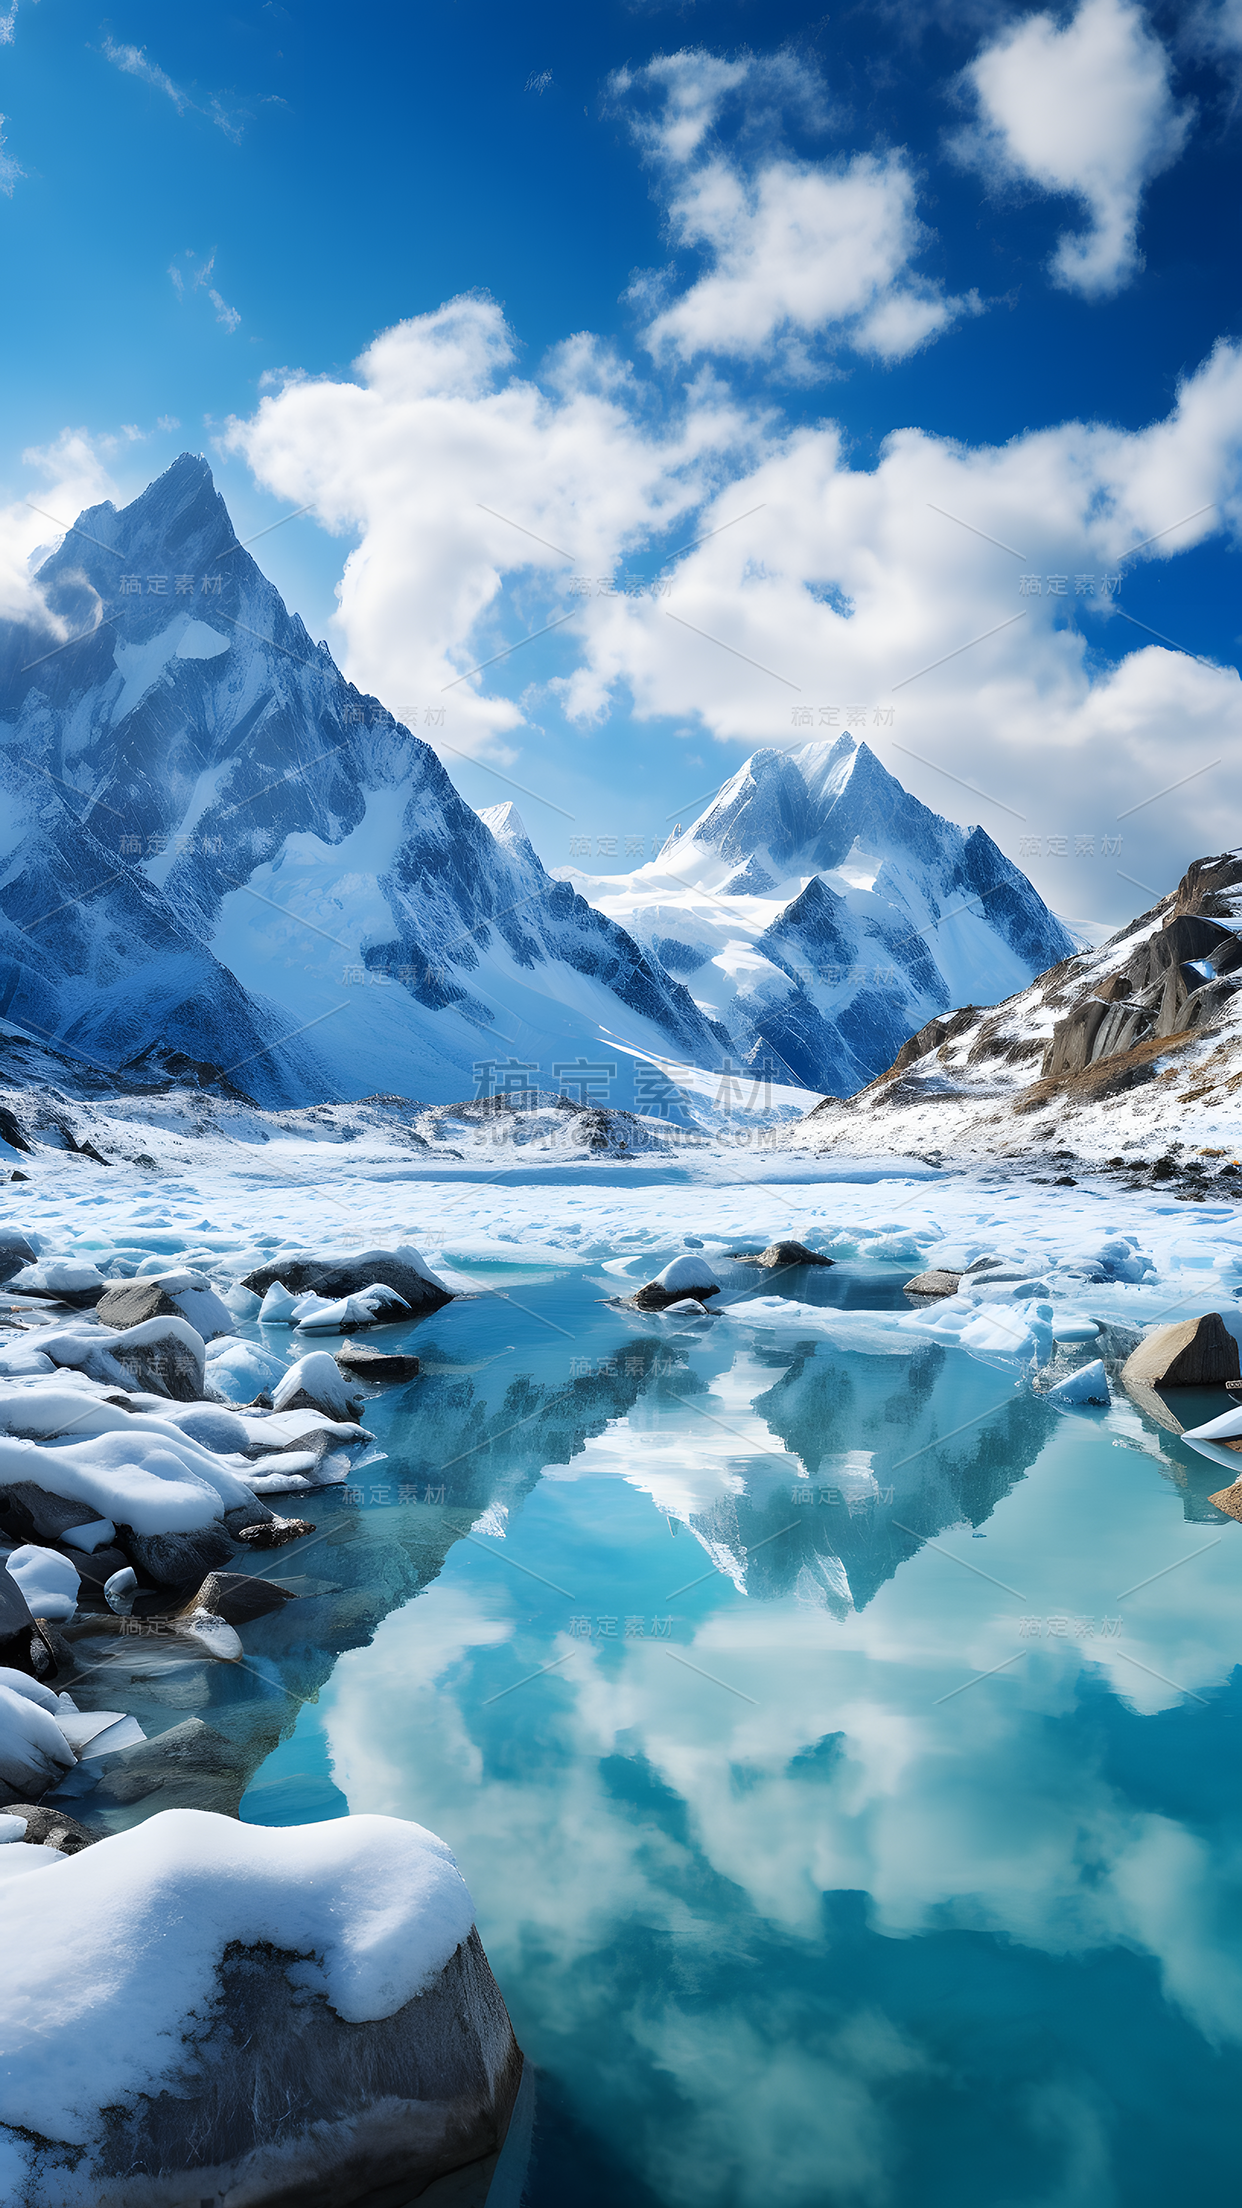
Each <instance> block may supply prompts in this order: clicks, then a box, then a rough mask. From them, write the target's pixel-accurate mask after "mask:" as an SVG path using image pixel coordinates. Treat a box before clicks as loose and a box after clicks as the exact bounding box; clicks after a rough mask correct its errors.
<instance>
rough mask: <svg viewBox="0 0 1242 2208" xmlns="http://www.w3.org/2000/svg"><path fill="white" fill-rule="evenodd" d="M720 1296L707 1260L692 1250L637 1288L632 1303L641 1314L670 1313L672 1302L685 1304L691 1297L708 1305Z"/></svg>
mask: <svg viewBox="0 0 1242 2208" xmlns="http://www.w3.org/2000/svg"><path fill="white" fill-rule="evenodd" d="M719 1294H720V1282H719V1281H718V1280H717V1279H716V1277H715V1275H714V1273H713V1272H712V1269H711V1266H710V1265H709V1264H708V1263H707V1260H706V1258H703V1257H700V1256H699V1255H698V1253H697V1252H695V1251H688V1252H687V1254H686V1255H685V1257H675V1258H674V1259H673V1262H672V1264H671V1265H666V1266H665V1268H664V1271H663V1272H662V1273H657V1274H656V1277H655V1279H654V1280H649V1281H648V1282H647V1283H646V1285H645V1286H644V1287H642V1288H639V1289H637V1290H636V1292H635V1294H634V1295H633V1296H632V1297H631V1299H630V1300H631V1302H632V1303H633V1304H634V1306H635V1308H636V1309H637V1310H639V1311H667V1309H668V1307H669V1305H670V1304H671V1303H681V1302H683V1301H684V1300H685V1298H686V1297H687V1296H693V1297H694V1298H695V1300H696V1301H697V1302H699V1303H705V1302H706V1300H707V1298H708V1296H718V1295H719Z"/></svg>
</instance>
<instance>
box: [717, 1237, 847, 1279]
mask: <svg viewBox="0 0 1242 2208" xmlns="http://www.w3.org/2000/svg"><path fill="white" fill-rule="evenodd" d="M734 1257H735V1260H736V1262H737V1263H738V1264H739V1265H762V1266H763V1268H764V1270H765V1271H767V1272H773V1271H777V1270H780V1271H784V1269H785V1267H786V1266H791V1265H831V1263H832V1259H831V1258H830V1257H825V1256H824V1255H823V1253H822V1251H820V1250H808V1248H807V1246H806V1244H805V1242H769V1244H768V1246H767V1248H766V1250H761V1251H760V1253H759V1255H758V1257H752V1256H750V1255H749V1254H748V1253H743V1252H742V1251H735V1252H734Z"/></svg>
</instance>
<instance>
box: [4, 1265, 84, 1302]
mask: <svg viewBox="0 0 1242 2208" xmlns="http://www.w3.org/2000/svg"><path fill="white" fill-rule="evenodd" d="M5 1287H6V1291H7V1293H8V1294H9V1295H16V1296H46V1297H48V1299H49V1300H50V1301H52V1302H55V1303H72V1304H77V1305H79V1306H81V1307H82V1308H84V1309H89V1308H90V1307H92V1306H93V1305H95V1304H97V1303H99V1301H100V1299H101V1298H102V1296H103V1295H104V1294H105V1292H106V1290H107V1287H108V1283H107V1281H106V1280H105V1279H104V1276H103V1274H102V1273H101V1272H100V1270H99V1268H98V1266H96V1265H90V1264H86V1263H84V1262H83V1261H82V1260H81V1259H77V1258H67V1257H53V1258H47V1259H42V1258H41V1259H39V1260H38V1262H37V1263H36V1264H34V1265H23V1266H22V1268H21V1271H20V1272H17V1273H14V1274H13V1276H12V1279H11V1280H9V1281H7V1282H6V1283H5Z"/></svg>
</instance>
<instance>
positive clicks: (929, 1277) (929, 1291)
mask: <svg viewBox="0 0 1242 2208" xmlns="http://www.w3.org/2000/svg"><path fill="white" fill-rule="evenodd" d="M961 1277H962V1276H961V1274H960V1273H946V1272H942V1271H940V1270H938V1269H937V1268H936V1267H933V1268H932V1270H931V1272H929V1273H916V1274H915V1276H914V1278H913V1280H908V1281H907V1282H906V1294H907V1295H908V1296H955V1295H956V1294H957V1288H958V1282H959V1281H960V1280H961Z"/></svg>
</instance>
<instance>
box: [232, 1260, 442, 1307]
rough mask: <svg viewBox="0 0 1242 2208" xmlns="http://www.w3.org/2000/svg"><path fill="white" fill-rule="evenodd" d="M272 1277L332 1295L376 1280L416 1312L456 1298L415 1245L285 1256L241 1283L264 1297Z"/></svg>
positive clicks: (346, 1293)
mask: <svg viewBox="0 0 1242 2208" xmlns="http://www.w3.org/2000/svg"><path fill="white" fill-rule="evenodd" d="M274 1281H279V1282H280V1283H281V1285H282V1286H283V1287H285V1288H290V1289H293V1290H295V1291H297V1292H302V1293H304V1292H305V1291H306V1290H307V1289H313V1290H314V1293H315V1294H316V1295H318V1296H325V1297H327V1298H329V1300H331V1299H332V1298H334V1297H340V1296H355V1295H358V1294H359V1293H360V1292H361V1290H363V1289H364V1288H370V1287H374V1286H377V1285H378V1286H382V1287H385V1288H392V1289H395V1290H396V1293H397V1294H398V1295H399V1296H400V1297H402V1299H403V1300H404V1301H405V1302H406V1303H408V1304H409V1307H410V1310H411V1312H412V1313H413V1314H414V1316H415V1317H418V1316H420V1315H421V1314H422V1313H423V1312H425V1311H439V1310H440V1309H441V1307H442V1306H443V1305H444V1304H446V1303H451V1302H452V1300H453V1299H452V1296H451V1294H450V1291H449V1290H448V1289H447V1288H445V1287H442V1286H441V1284H440V1282H439V1281H438V1280H435V1279H434V1278H429V1277H428V1274H427V1270H426V1268H425V1267H424V1265H423V1261H422V1259H421V1258H420V1257H419V1255H418V1252H417V1250H410V1249H405V1248H402V1249H398V1250H364V1251H363V1252H362V1253H361V1255H360V1256H358V1257H347V1258H316V1257H305V1258H282V1259H280V1260H278V1261H277V1262H276V1263H275V1264H271V1265H260V1266H258V1267H257V1268H256V1270H255V1271H254V1272H253V1273H247V1274H246V1275H245V1278H244V1279H243V1281H242V1287H243V1288H249V1289H250V1290H251V1291H252V1293H253V1294H254V1295H256V1296H265V1295H266V1294H267V1291H268V1289H269V1288H270V1287H271V1286H272V1283H273V1282H274Z"/></svg>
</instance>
